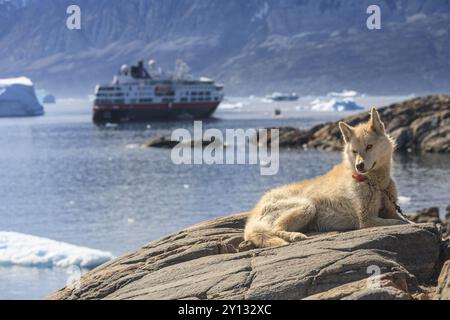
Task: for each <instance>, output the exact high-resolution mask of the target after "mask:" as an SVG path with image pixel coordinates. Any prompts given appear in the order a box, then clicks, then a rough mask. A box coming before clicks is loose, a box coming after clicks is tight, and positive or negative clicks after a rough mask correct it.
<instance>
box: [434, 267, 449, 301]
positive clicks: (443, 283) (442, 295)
mask: <svg viewBox="0 0 450 320" xmlns="http://www.w3.org/2000/svg"><path fill="white" fill-rule="evenodd" d="M434 299H436V300H450V260H448V261H447V262H446V263H445V265H444V267H443V268H442V271H441V274H440V276H439V279H438V285H437V289H436V295H435V296H434Z"/></svg>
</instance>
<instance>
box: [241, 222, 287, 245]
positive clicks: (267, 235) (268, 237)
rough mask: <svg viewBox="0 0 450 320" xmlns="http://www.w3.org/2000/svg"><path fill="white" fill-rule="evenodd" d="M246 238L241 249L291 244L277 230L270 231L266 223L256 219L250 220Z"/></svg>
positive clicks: (246, 229)
mask: <svg viewBox="0 0 450 320" xmlns="http://www.w3.org/2000/svg"><path fill="white" fill-rule="evenodd" d="M244 239H245V241H244V242H243V243H241V245H240V248H241V249H253V248H270V247H279V246H283V245H286V244H289V242H287V241H285V240H283V239H282V238H280V237H279V236H278V235H277V233H276V232H273V231H270V230H269V228H268V227H267V226H266V225H265V224H264V223H262V222H261V221H254V220H253V221H249V222H248V224H247V226H246V227H245V235H244Z"/></svg>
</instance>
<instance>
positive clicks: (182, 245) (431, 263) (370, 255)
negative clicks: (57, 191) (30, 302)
mask: <svg viewBox="0 0 450 320" xmlns="http://www.w3.org/2000/svg"><path fill="white" fill-rule="evenodd" d="M246 216H247V215H246V214H237V215H231V216H226V217H222V218H218V219H215V220H212V221H208V222H204V223H201V224H198V225H195V226H193V227H190V228H188V229H186V230H183V231H181V232H178V233H175V234H172V235H170V236H168V237H165V238H163V239H160V240H157V241H153V242H150V243H149V244H147V245H146V246H144V247H142V248H141V249H138V250H136V251H135V252H132V253H130V254H127V255H125V256H123V257H121V258H117V259H115V260H113V261H110V262H108V263H106V264H104V265H102V266H100V267H98V268H97V269H94V270H92V271H91V272H89V273H87V274H85V275H84V276H83V277H82V278H81V280H80V282H79V283H78V284H77V285H76V286H70V287H66V288H63V289H61V290H59V291H56V292H54V293H52V294H51V295H50V296H49V297H48V298H49V299H306V298H308V299H375V298H377V299H379V298H384V299H419V298H423V297H427V294H428V292H429V289H427V288H428V287H429V286H430V284H432V283H433V282H435V281H436V279H437V275H438V274H439V271H440V267H441V266H442V262H441V256H440V250H441V245H442V240H441V234H440V232H439V230H438V228H437V226H435V225H434V224H416V225H403V226H392V227H381V228H370V229H364V230H355V231H350V232H342V233H338V232H334V233H326V234H318V235H312V236H311V238H310V239H308V240H305V241H302V242H298V243H293V244H290V245H287V246H283V247H278V248H267V249H256V250H250V251H245V252H237V250H236V249H235V248H237V247H238V245H239V243H240V242H241V241H242V240H243V228H244V225H245V219H246ZM377 270H378V271H379V273H380V279H379V281H378V282H376V283H379V284H380V285H379V286H375V287H374V286H372V285H369V286H368V285H367V284H368V283H369V282H368V281H370V283H372V280H374V279H375V278H372V277H378V275H377V274H376V273H375V274H373V272H376V271H377ZM371 276H372V277H371ZM375 280H376V279H375Z"/></svg>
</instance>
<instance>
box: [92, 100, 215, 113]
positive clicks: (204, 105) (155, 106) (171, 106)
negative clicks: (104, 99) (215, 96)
mask: <svg viewBox="0 0 450 320" xmlns="http://www.w3.org/2000/svg"><path fill="white" fill-rule="evenodd" d="M219 104H220V102H218V101H217V102H188V103H151V104H121V105H105V104H96V105H94V108H93V109H94V111H116V110H124V111H132V110H137V111H144V110H148V111H152V110H155V111H157V110H166V111H168V110H185V111H189V110H193V111H195V110H209V109H215V108H217V106H218V105H219Z"/></svg>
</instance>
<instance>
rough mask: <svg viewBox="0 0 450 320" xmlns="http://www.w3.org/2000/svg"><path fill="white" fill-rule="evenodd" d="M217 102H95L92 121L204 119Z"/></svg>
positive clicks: (208, 115) (214, 109)
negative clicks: (112, 103)
mask: <svg viewBox="0 0 450 320" xmlns="http://www.w3.org/2000/svg"><path fill="white" fill-rule="evenodd" d="M219 104H220V102H219V101H217V102H189V103H158V104H157V103H153V104H126V105H102V104H95V105H94V108H93V109H94V110H93V111H94V115H93V121H94V122H95V123H120V122H145V121H156V120H177V119H183V118H190V119H204V118H208V117H210V116H211V115H212V114H213V113H214V111H216V109H217V107H218V106H219Z"/></svg>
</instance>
